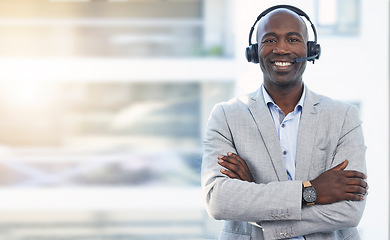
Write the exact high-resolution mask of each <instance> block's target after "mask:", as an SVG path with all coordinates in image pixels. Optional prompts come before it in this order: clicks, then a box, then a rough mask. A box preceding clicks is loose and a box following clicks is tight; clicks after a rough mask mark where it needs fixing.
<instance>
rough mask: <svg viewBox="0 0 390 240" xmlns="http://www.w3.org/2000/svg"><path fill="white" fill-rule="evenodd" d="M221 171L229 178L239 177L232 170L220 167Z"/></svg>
mask: <svg viewBox="0 0 390 240" xmlns="http://www.w3.org/2000/svg"><path fill="white" fill-rule="evenodd" d="M221 173H222V174H225V175H226V176H228V177H230V178H234V179H240V178H239V177H238V175H237V174H235V173H234V172H231V171H229V170H226V169H221Z"/></svg>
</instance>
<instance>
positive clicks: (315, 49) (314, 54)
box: [245, 5, 321, 63]
mask: <svg viewBox="0 0 390 240" xmlns="http://www.w3.org/2000/svg"><path fill="white" fill-rule="evenodd" d="M278 8H286V9H289V10H291V11H293V12H295V13H296V14H298V15H299V16H303V17H305V18H306V19H307V21H308V22H309V23H310V25H311V28H312V29H313V33H314V41H308V42H307V57H304V58H296V59H295V62H302V61H304V60H307V61H312V62H313V63H314V60H315V59H319V58H320V55H321V46H320V44H318V43H317V31H316V28H315V27H314V24H313V23H312V22H311V20H310V18H309V16H308V15H307V14H306V13H305V12H303V11H302V10H301V9H299V8H297V7H294V6H290V5H276V6H273V7H270V8H268V9H266V10H264V11H263V12H262V13H260V15H259V16H258V17H257V19H256V21H255V23H254V24H253V26H252V27H251V30H250V32H249V46H248V47H247V48H246V50H245V56H246V59H247V60H248V62H252V63H259V55H258V52H257V51H258V44H257V43H254V44H252V34H253V31H254V28H255V25H256V23H257V22H258V21H260V19H261V18H262V17H264V16H265V15H267V14H268V13H269V12H271V11H273V10H275V9H278Z"/></svg>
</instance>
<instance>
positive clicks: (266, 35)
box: [261, 32, 304, 41]
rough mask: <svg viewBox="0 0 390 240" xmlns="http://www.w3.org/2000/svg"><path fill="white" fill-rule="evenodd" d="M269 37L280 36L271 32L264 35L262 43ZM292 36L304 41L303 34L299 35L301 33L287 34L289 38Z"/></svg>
mask: <svg viewBox="0 0 390 240" xmlns="http://www.w3.org/2000/svg"><path fill="white" fill-rule="evenodd" d="M269 36H272V37H278V35H277V34H276V33H275V32H269V33H266V34H264V35H263V36H262V37H261V41H263V40H264V39H265V38H267V37H269ZM290 36H298V37H300V38H302V39H304V37H303V35H302V34H301V33H299V32H288V33H287V37H290Z"/></svg>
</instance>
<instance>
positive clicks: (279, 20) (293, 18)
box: [257, 9, 307, 37]
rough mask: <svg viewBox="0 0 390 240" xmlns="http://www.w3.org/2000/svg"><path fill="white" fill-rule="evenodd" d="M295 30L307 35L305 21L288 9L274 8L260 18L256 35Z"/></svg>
mask: <svg viewBox="0 0 390 240" xmlns="http://www.w3.org/2000/svg"><path fill="white" fill-rule="evenodd" d="M271 32H272V33H279V34H283V33H288V32H297V33H300V34H301V35H302V36H304V37H307V28H306V23H305V22H304V21H303V19H302V18H301V17H300V16H299V15H298V14H296V13H295V12H293V11H291V10H288V9H276V10H274V11H272V12H270V13H268V14H267V15H266V16H264V17H263V19H261V20H260V22H259V26H258V28H257V35H258V37H261V36H263V35H264V34H267V33H271Z"/></svg>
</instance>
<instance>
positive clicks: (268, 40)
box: [261, 38, 276, 43]
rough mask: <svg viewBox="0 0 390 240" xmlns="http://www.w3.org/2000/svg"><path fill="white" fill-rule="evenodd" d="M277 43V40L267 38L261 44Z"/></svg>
mask: <svg viewBox="0 0 390 240" xmlns="http://www.w3.org/2000/svg"><path fill="white" fill-rule="evenodd" d="M275 42H276V39H275V38H266V39H264V40H263V41H262V42H261V43H275Z"/></svg>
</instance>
